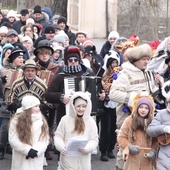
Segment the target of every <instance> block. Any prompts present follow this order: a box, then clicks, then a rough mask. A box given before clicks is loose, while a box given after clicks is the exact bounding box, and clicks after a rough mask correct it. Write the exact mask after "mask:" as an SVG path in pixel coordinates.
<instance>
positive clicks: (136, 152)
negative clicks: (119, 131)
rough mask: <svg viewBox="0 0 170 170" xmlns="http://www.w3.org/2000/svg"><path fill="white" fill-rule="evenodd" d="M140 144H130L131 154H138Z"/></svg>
mask: <svg viewBox="0 0 170 170" xmlns="http://www.w3.org/2000/svg"><path fill="white" fill-rule="evenodd" d="M139 148H140V147H139V146H137V145H131V144H130V145H129V152H130V153H131V154H133V155H136V154H138V152H139Z"/></svg>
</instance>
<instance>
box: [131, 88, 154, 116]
mask: <svg viewBox="0 0 170 170" xmlns="http://www.w3.org/2000/svg"><path fill="white" fill-rule="evenodd" d="M142 104H146V105H147V106H148V107H149V114H150V115H152V116H153V114H154V109H155V103H154V100H153V98H152V96H151V95H149V93H148V92H147V91H144V92H141V93H138V94H137V95H136V97H135V98H134V100H133V103H132V113H133V114H134V115H136V114H137V113H138V108H139V107H140V105H142Z"/></svg>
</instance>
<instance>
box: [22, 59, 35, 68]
mask: <svg viewBox="0 0 170 170" xmlns="http://www.w3.org/2000/svg"><path fill="white" fill-rule="evenodd" d="M21 68H22V69H23V70H24V69H25V68H35V69H38V67H37V66H36V63H35V61H34V60H33V59H28V60H26V61H25V64H24V66H22V67H21Z"/></svg>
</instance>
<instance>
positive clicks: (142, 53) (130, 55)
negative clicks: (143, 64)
mask: <svg viewBox="0 0 170 170" xmlns="http://www.w3.org/2000/svg"><path fill="white" fill-rule="evenodd" d="M124 56H125V57H126V58H127V59H128V60H129V61H130V62H132V63H133V62H136V61H138V60H140V59H141V58H143V57H149V58H150V57H151V56H152V49H151V47H150V45H148V44H142V45H139V46H137V47H133V48H128V49H127V50H126V51H125V53H124Z"/></svg>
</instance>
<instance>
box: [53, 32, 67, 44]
mask: <svg viewBox="0 0 170 170" xmlns="http://www.w3.org/2000/svg"><path fill="white" fill-rule="evenodd" d="M52 41H53V42H58V43H62V44H63V45H64V44H65V38H64V36H62V35H59V34H57V35H55V36H54V38H53V40H52Z"/></svg>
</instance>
